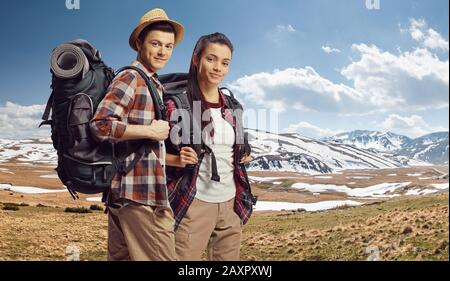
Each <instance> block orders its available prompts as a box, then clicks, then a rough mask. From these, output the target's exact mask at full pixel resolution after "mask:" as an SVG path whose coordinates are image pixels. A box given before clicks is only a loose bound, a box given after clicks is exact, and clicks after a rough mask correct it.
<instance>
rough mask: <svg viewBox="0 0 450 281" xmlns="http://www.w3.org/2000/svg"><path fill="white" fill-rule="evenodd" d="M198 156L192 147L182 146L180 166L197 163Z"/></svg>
mask: <svg viewBox="0 0 450 281" xmlns="http://www.w3.org/2000/svg"><path fill="white" fill-rule="evenodd" d="M197 162H198V158H197V153H195V150H194V149H192V147H189V146H184V147H183V148H181V151H180V165H181V167H182V168H184V167H186V165H191V164H197Z"/></svg>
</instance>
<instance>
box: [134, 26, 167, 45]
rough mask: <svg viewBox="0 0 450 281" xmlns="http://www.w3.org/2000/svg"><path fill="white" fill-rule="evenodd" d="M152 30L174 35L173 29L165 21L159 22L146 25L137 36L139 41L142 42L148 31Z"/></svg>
mask: <svg viewBox="0 0 450 281" xmlns="http://www.w3.org/2000/svg"><path fill="white" fill-rule="evenodd" d="M153 30H159V31H164V32H169V33H173V34H174V35H175V28H173V26H172V25H171V24H170V23H168V22H165V21H160V22H155V23H152V24H150V25H148V26H147V27H145V28H144V29H143V30H142V31H141V33H140V34H139V37H138V39H139V41H141V43H142V42H144V41H145V38H147V35H148V33H149V32H150V31H153Z"/></svg>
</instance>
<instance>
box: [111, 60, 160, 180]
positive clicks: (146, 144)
mask: <svg viewBox="0 0 450 281" xmlns="http://www.w3.org/2000/svg"><path fill="white" fill-rule="evenodd" d="M127 69H131V70H134V71H136V72H137V73H138V74H139V75H140V76H141V77H142V78H143V79H144V81H145V83H146V84H147V87H148V90H149V92H150V96H151V98H152V101H153V104H154V105H155V106H154V108H155V119H156V120H164V118H165V112H166V106H165V105H164V103H163V102H162V100H161V98H160V96H159V94H158V91H157V90H156V87H155V85H154V83H153V81H151V80H150V79H149V78H148V76H147V74H145V72H144V71H143V70H142V69H140V68H138V67H136V66H125V67H122V68H120V69H119V70H118V71H117V72H116V75H117V74H119V73H120V72H122V71H124V70H127ZM153 142H154V141H152V140H143V141H142V144H141V145H140V146H139V148H138V149H137V150H136V151H135V152H134V153H135V157H134V159H133V161H131V162H130V163H129V164H128V165H126V166H125V165H124V162H125V161H124V160H125V158H126V157H127V156H125V157H124V158H123V159H122V160H123V161H122V165H121V167H120V169H119V170H120V172H121V174H122V175H126V174H128V173H129V172H130V171H131V170H132V169H133V168H134V166H135V165H136V164H137V162H139V160H141V159H142V157H143V156H144V155H146V154H149V153H150V152H151V148H150V147H151V143H153Z"/></svg>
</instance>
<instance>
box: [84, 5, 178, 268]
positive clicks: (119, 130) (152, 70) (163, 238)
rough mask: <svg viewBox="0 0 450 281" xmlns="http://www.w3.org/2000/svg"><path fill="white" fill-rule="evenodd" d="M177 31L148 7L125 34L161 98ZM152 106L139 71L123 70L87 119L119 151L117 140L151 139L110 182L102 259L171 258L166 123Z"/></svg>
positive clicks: (172, 23)
mask: <svg viewBox="0 0 450 281" xmlns="http://www.w3.org/2000/svg"><path fill="white" fill-rule="evenodd" d="M183 35H184V28H183V26H182V25H181V24H179V23H177V22H175V21H173V20H170V19H169V18H168V17H167V15H166V13H165V12H164V10H162V9H154V10H151V11H149V12H148V13H146V14H145V15H144V16H143V17H142V18H141V20H140V22H139V25H138V26H137V27H136V28H135V29H134V31H133V33H132V34H131V36H130V40H129V43H130V46H131V47H132V48H133V49H134V50H135V51H137V59H136V61H134V62H133V64H132V65H133V66H135V67H138V68H140V69H141V70H142V71H144V73H145V74H146V75H147V76H148V77H149V78H150V79H151V80H152V81H153V82H154V84H155V86H156V88H157V90H158V94H159V95H160V97H161V99H162V94H163V88H162V85H161V83H160V82H159V81H158V76H157V74H156V72H158V71H159V70H160V69H162V68H163V67H164V66H165V65H166V63H167V62H168V60H169V59H170V57H171V55H172V51H173V48H174V46H175V45H176V44H178V43H179V42H180V41H181V39H182V38H183ZM156 106H157V105H156V104H153V101H152V98H151V95H150V92H149V89H148V87H147V85H146V83H145V80H144V79H143V78H142V77H141V76H140V75H139V73H138V72H137V71H135V70H124V71H122V72H121V73H119V74H118V75H117V76H116V77H115V78H114V80H113V82H112V83H111V86H110V87H109V89H108V92H107V94H106V96H105V98H104V99H103V101H102V102H101V103H100V105H99V107H98V109H97V112H96V113H95V115H94V118H93V119H92V121H91V130H92V132H93V134H94V135H95V136H96V137H97V138H98V139H99V140H103V141H106V140H108V141H112V142H114V143H118V145H117V147H118V151H117V153H119V154H120V153H124V151H120V150H121V149H122V150H124V149H125V148H126V147H127V145H122V146H121V144H125V143H124V142H123V141H132V140H145V139H146V140H152V141H154V142H152V144H154V145H152V147H151V152H150V153H148V154H145V155H143V156H142V158H140V160H139V161H137V162H136V163H135V165H134V167H133V169H132V170H131V171H130V172H129V173H127V174H126V175H121V174H120V173H118V174H116V175H115V177H114V179H113V181H112V184H111V191H110V194H109V196H108V200H107V208H108V260H175V259H176V256H175V246H174V243H175V240H174V239H175V238H174V218H173V212H172V210H171V208H170V205H169V202H168V197H167V186H166V177H165V154H166V152H165V146H164V140H165V139H166V138H167V137H168V134H169V124H168V123H167V122H166V121H162V120H155V107H156ZM128 144H129V142H128ZM128 146H130V145H128ZM128 148H129V147H128ZM125 155H126V154H125ZM134 157H135V154H134V153H133V154H131V155H130V156H128V157H127V158H126V159H125V164H127V165H129V164H130V163H133V160H134Z"/></svg>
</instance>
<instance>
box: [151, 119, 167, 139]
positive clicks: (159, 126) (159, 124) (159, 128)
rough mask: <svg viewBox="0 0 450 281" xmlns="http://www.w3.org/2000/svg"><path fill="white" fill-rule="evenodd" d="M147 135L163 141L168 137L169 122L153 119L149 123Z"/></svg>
mask: <svg viewBox="0 0 450 281" xmlns="http://www.w3.org/2000/svg"><path fill="white" fill-rule="evenodd" d="M148 128H149V130H148V131H149V132H148V137H149V138H150V139H152V140H157V141H163V140H165V139H167V138H168V137H169V131H170V126H169V122H167V121H164V120H153V121H152V123H151V124H150V126H149V127H148Z"/></svg>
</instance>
